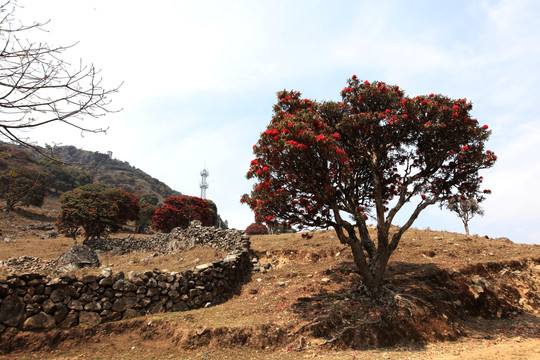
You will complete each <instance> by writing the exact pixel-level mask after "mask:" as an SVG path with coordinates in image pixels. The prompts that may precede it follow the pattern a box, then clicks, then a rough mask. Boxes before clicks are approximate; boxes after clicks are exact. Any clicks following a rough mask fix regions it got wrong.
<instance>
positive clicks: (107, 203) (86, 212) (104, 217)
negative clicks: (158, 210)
mask: <svg viewBox="0 0 540 360" xmlns="http://www.w3.org/2000/svg"><path fill="white" fill-rule="evenodd" d="M60 203H61V204H62V208H61V211H60V214H59V216H58V219H57V222H56V226H57V228H58V231H59V232H61V233H64V234H66V235H67V236H70V237H73V240H74V241H75V243H77V241H76V236H77V233H78V230H79V228H83V229H84V232H85V240H86V239H89V238H99V237H101V236H102V235H105V234H108V233H110V232H114V231H117V230H119V229H120V228H121V227H122V226H123V225H125V224H126V223H127V222H128V221H131V220H137V218H138V213H139V203H138V201H137V198H136V197H135V195H133V194H130V193H128V192H126V191H125V190H123V189H107V188H106V187H104V186H102V185H95V184H90V185H85V186H83V187H80V188H77V189H75V190H72V191H68V192H66V193H65V194H63V195H62V196H61V197H60Z"/></svg>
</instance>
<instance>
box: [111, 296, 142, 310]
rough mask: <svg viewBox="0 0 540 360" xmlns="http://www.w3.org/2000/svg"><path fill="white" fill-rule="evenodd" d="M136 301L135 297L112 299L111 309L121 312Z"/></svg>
mask: <svg viewBox="0 0 540 360" xmlns="http://www.w3.org/2000/svg"><path fill="white" fill-rule="evenodd" d="M136 303H137V298H136V297H131V298H118V299H116V300H115V301H114V303H113V306H112V309H111V310H112V311H116V312H121V311H126V310H127V309H130V308H132V307H133V306H134V305H135V304H136Z"/></svg>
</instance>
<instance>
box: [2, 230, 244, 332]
mask: <svg viewBox="0 0 540 360" xmlns="http://www.w3.org/2000/svg"><path fill="white" fill-rule="evenodd" d="M133 240H134V241H133V243H129V242H125V241H124V242H119V243H113V244H112V246H111V245H110V244H109V245H107V242H106V241H101V243H98V244H97V245H96V244H93V245H96V247H97V248H98V249H100V248H101V250H111V249H114V248H118V246H120V250H119V251H120V252H122V253H123V252H125V251H127V249H128V248H127V246H130V245H133V244H136V243H138V244H146V245H147V244H148V241H146V242H145V241H140V242H136V241H135V240H137V239H133ZM143 240H144V239H143ZM150 242H151V243H152V244H154V245H155V244H161V245H159V249H156V248H152V249H151V250H161V251H163V252H172V251H175V250H179V249H181V248H183V247H185V246H188V245H190V246H192V245H194V244H201V243H202V244H203V245H206V246H212V247H219V248H225V249H227V250H231V252H230V253H229V254H228V255H227V256H226V257H225V258H224V259H222V260H218V261H214V262H212V263H207V264H203V265H199V266H197V267H196V268H194V269H192V270H187V271H182V272H178V273H177V272H162V271H159V270H157V269H155V270H152V271H145V272H144V273H135V272H129V273H128V274H124V273H123V272H121V271H119V272H116V273H113V272H112V271H111V270H110V269H105V270H103V271H102V272H101V274H100V275H86V276H82V277H76V276H75V275H68V274H66V275H61V276H58V277H54V278H53V277H50V276H47V275H43V274H39V273H23V274H19V275H11V276H9V277H8V278H7V279H6V280H0V333H2V332H4V331H5V330H6V329H7V328H10V327H11V328H17V329H22V330H48V329H52V328H69V327H72V326H76V325H79V324H80V325H89V326H93V325H97V324H99V323H102V322H107V321H115V320H120V319H126V318H132V317H136V316H141V315H144V314H148V313H151V314H152V313H158V312H166V311H184V310H189V309H196V308H200V307H203V306H204V307H207V306H211V305H215V304H218V303H222V302H224V301H226V300H227V299H229V298H230V297H231V296H232V295H233V294H234V293H235V292H236V291H237V290H238V289H239V288H240V287H241V286H242V284H243V282H244V281H245V280H246V278H247V276H249V274H250V272H251V269H252V263H251V261H250V252H249V237H247V236H245V235H243V233H242V232H240V231H224V230H217V229H213V228H197V226H192V227H190V228H188V229H186V230H177V229H175V230H173V232H172V233H171V234H160V235H158V236H157V240H156V241H150ZM100 244H101V245H100ZM134 246H135V245H134ZM141 246H143V245H141ZM135 247H136V246H135ZM130 250H143V249H142V248H135V249H130ZM145 250H149V249H146V248H145Z"/></svg>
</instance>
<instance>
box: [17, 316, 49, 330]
mask: <svg viewBox="0 0 540 360" xmlns="http://www.w3.org/2000/svg"><path fill="white" fill-rule="evenodd" d="M55 325H56V321H55V320H54V317H53V316H51V315H48V314H45V313H44V312H40V313H38V314H36V315H34V316H31V317H29V318H28V319H26V321H25V322H24V324H23V330H43V329H45V330H48V329H52V328H53V327H55Z"/></svg>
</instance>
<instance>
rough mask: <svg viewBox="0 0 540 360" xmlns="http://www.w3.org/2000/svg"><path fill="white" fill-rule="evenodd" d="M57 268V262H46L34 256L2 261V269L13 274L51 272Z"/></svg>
mask: <svg viewBox="0 0 540 360" xmlns="http://www.w3.org/2000/svg"><path fill="white" fill-rule="evenodd" d="M56 267H57V262H56V260H44V259H41V258H38V257H34V256H20V257H12V258H9V259H7V260H6V261H2V260H0V269H2V268H5V269H8V271H10V272H13V273H15V272H16V273H24V272H51V271H53V270H55V269H56Z"/></svg>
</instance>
